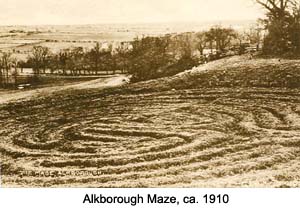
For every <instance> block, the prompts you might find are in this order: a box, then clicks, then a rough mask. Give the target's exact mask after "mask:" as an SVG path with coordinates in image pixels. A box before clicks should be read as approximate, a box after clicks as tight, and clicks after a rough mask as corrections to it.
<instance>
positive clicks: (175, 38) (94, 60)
mask: <svg viewBox="0 0 300 211" xmlns="http://www.w3.org/2000/svg"><path fill="white" fill-rule="evenodd" d="M244 34H245V33H244ZM241 37H242V36H241V34H239V33H237V32H236V31H235V30H233V29H231V28H223V27H220V26H215V27H212V28H211V29H209V30H207V31H202V32H198V33H181V34H168V35H165V36H161V37H142V38H136V39H135V40H134V41H132V42H130V43H123V44H121V45H120V46H119V47H117V48H116V49H113V47H112V46H106V47H105V46H102V45H101V44H100V43H97V44H96V45H95V46H94V48H92V49H90V50H86V49H83V48H82V47H76V48H72V49H64V50H61V51H60V52H58V53H53V52H51V50H50V49H49V48H47V47H42V46H36V47H34V48H33V50H32V53H31V55H30V56H29V57H28V59H27V60H26V61H16V60H15V59H13V58H12V57H11V54H9V53H3V54H2V57H1V60H0V61H1V64H0V71H1V72H0V83H1V84H5V83H8V80H9V71H11V70H12V69H14V68H12V67H15V68H16V67H19V68H32V69H33V73H34V76H35V78H38V77H39V75H41V74H45V73H46V70H50V72H51V73H52V74H63V75H67V74H68V75H69V74H71V75H82V74H84V75H86V74H99V73H100V72H101V73H102V72H106V73H107V74H108V73H109V72H110V73H113V74H114V73H115V70H122V72H127V73H129V74H131V75H132V81H134V82H136V81H142V80H149V79H154V78H158V77H164V76H169V75H173V74H176V73H178V72H181V71H183V70H186V69H190V68H192V67H194V66H197V65H199V63H201V62H205V61H207V60H210V59H217V58H219V57H220V56H221V55H222V54H223V55H224V54H226V52H227V51H228V49H230V48H232V47H233V46H240V48H241V44H242V42H243V41H246V40H251V39H252V40H253V36H252V35H251V33H249V35H248V37H247V36H245V35H244V36H243V38H241ZM245 37H247V38H245ZM205 50H206V52H205ZM207 50H210V54H209V55H208V54H207ZM195 53H196V54H195ZM197 53H198V54H197ZM10 75H11V76H12V75H14V74H12V73H11V74H10ZM16 75H17V71H15V76H16Z"/></svg>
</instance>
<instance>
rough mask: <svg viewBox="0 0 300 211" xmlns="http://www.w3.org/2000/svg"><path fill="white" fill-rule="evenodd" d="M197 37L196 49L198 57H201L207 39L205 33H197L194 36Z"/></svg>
mask: <svg viewBox="0 0 300 211" xmlns="http://www.w3.org/2000/svg"><path fill="white" fill-rule="evenodd" d="M196 37H197V49H198V51H199V52H200V55H203V51H204V49H205V48H206V45H207V37H206V34H205V32H199V33H197V34H196Z"/></svg>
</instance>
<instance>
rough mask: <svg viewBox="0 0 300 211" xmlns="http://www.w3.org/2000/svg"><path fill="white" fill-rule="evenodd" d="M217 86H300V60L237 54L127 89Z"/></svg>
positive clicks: (149, 89) (152, 89) (150, 89)
mask: <svg viewBox="0 0 300 211" xmlns="http://www.w3.org/2000/svg"><path fill="white" fill-rule="evenodd" d="M217 87H224V88H225V87H227V88H238V87H256V88H272V87H273V88H274V87H278V88H300V60H287V59H263V58H253V59H251V58H250V57H249V56H247V55H246V56H235V57H231V58H225V59H221V60H218V61H214V62H210V63H208V64H205V65H201V66H199V67H197V68H194V69H193V70H188V71H185V72H184V73H180V74H178V75H176V76H173V77H168V78H162V79H158V80H152V81H147V82H142V83H137V84H133V85H130V86H129V87H127V89H126V91H133V92H139V91H142V92H143V91H146V92H147V91H161V90H172V89H178V90H180V89H196V88H217Z"/></svg>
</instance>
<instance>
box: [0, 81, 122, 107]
mask: <svg viewBox="0 0 300 211" xmlns="http://www.w3.org/2000/svg"><path fill="white" fill-rule="evenodd" d="M125 78H126V76H124V75H117V76H112V77H109V78H100V79H96V80H92V81H87V82H79V83H75V84H69V85H65V86H53V87H46V88H39V89H33V90H26V91H23V90H22V91H1V92H0V104H3V103H8V102H12V101H19V100H29V99H34V98H37V97H40V96H47V95H50V94H53V93H55V92H60V91H65V90H71V89H77V90H80V89H97V88H107V87H114V86H120V85H122V84H124V81H123V79H125Z"/></svg>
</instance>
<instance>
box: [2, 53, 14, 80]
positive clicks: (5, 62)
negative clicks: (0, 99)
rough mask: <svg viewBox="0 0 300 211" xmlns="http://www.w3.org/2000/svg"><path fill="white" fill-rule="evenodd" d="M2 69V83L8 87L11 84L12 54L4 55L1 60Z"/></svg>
mask: <svg viewBox="0 0 300 211" xmlns="http://www.w3.org/2000/svg"><path fill="white" fill-rule="evenodd" d="M0 63H1V64H0V67H1V69H2V71H1V76H3V77H1V82H2V84H3V85H7V84H8V83H9V71H10V68H11V65H12V58H11V53H10V52H8V53H7V52H4V53H2V56H1V60H0Z"/></svg>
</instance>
